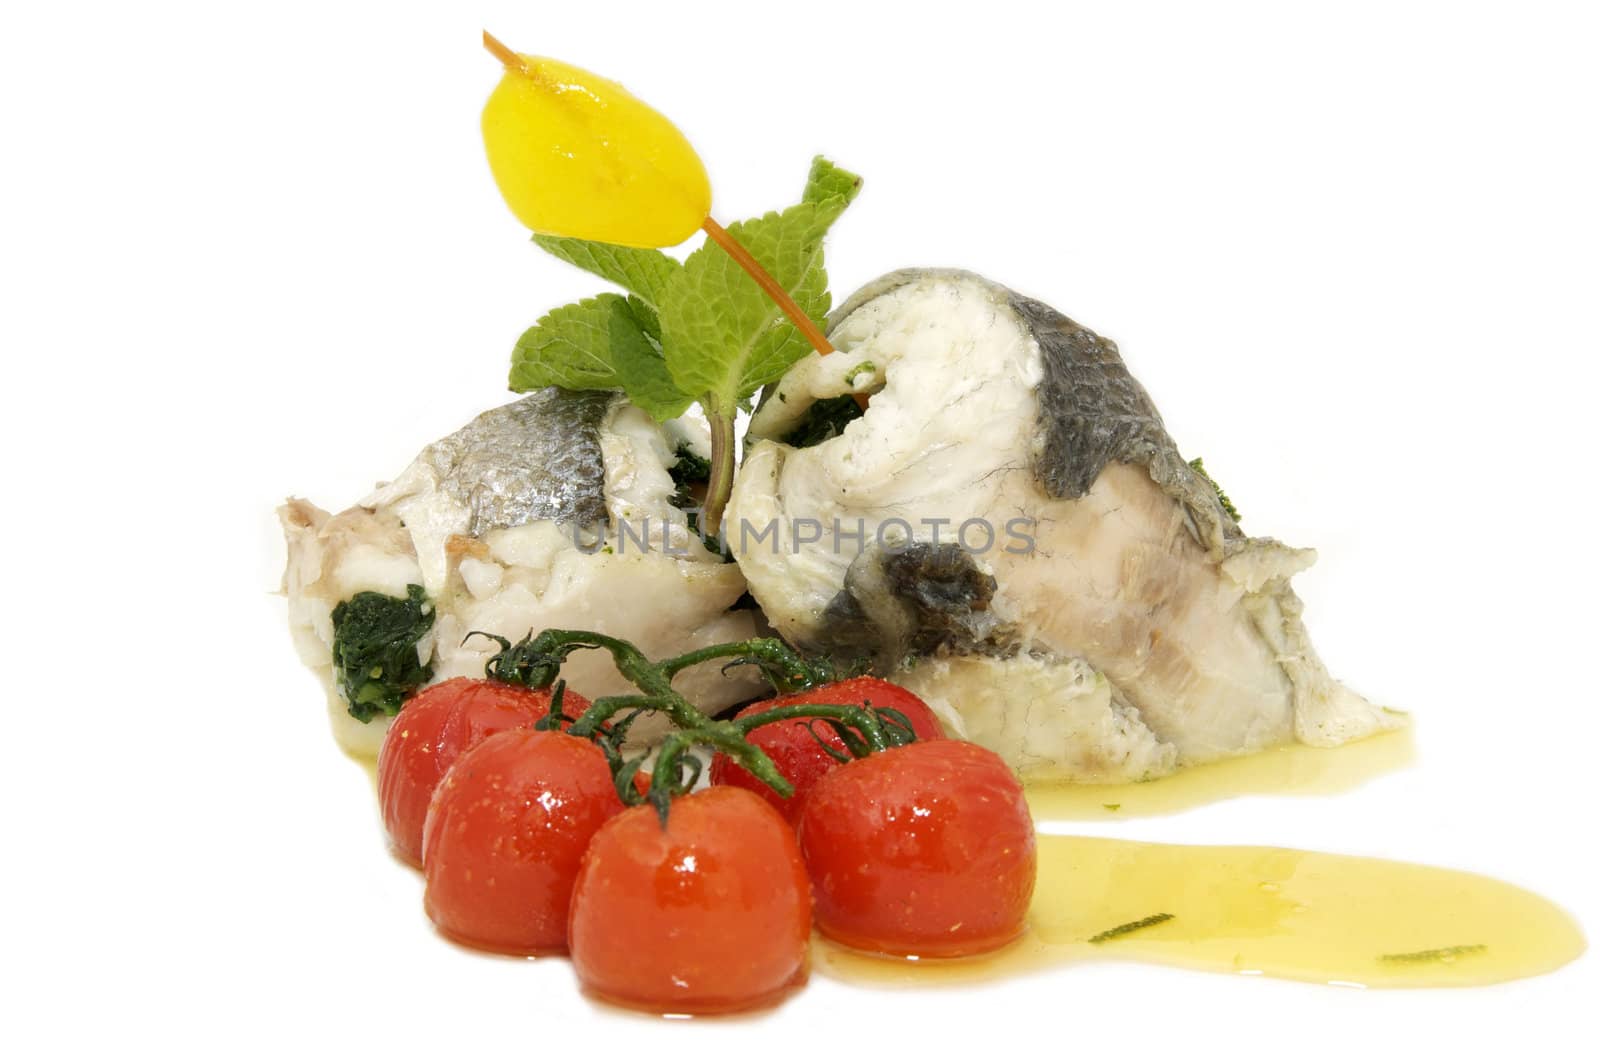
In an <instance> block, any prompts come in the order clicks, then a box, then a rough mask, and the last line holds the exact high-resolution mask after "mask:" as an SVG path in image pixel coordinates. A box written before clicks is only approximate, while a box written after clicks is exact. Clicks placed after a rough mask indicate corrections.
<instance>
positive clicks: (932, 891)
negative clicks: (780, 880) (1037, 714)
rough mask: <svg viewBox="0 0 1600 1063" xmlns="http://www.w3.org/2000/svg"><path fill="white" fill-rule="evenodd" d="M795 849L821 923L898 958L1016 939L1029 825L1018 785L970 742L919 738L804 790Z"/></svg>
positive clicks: (840, 936)
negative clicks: (802, 857) (802, 858)
mask: <svg viewBox="0 0 1600 1063" xmlns="http://www.w3.org/2000/svg"><path fill="white" fill-rule="evenodd" d="M799 837H800V849H801V851H802V852H803V853H804V854H805V860H806V870H807V871H809V872H810V874H811V883H812V886H813V888H814V890H815V893H816V919H817V927H818V929H820V930H821V931H822V932H823V933H824V934H826V935H827V936H828V937H830V938H833V939H834V940H835V941H839V942H841V943H843V944H845V945H849V946H852V947H854V948H859V949H864V950H867V951H871V952H886V953H892V954H895V955H900V956H967V955H971V954H973V953H977V952H985V951H987V950H990V949H994V948H998V947H999V946H1001V945H1004V944H1005V943H1006V942H1008V941H1010V940H1011V939H1013V938H1015V937H1016V936H1017V935H1018V934H1020V933H1021V932H1022V927H1023V921H1024V919H1025V918H1026V916H1027V913H1028V902H1029V900H1030V899H1031V898H1032V896H1033V883H1034V872H1035V862H1036V854H1035V848H1034V836H1033V818H1032V817H1031V816H1030V814H1029V812H1028V805H1027V803H1026V802H1025V801H1024V800H1023V796H1022V784H1021V783H1020V782H1018V781H1017V777H1016V775H1015V774H1013V773H1012V771H1011V769H1010V768H1009V767H1007V766H1006V763H1005V761H1003V760H1001V759H1000V758H999V757H998V756H996V755H995V754H994V753H992V752H990V751H989V750H987V749H984V748H983V747H982V746H977V745H973V744H972V743H971V742H954V741H950V742H917V743H914V744H912V745H909V746H901V747H899V748H896V749H890V750H886V751H885V752H882V753H874V754H873V755H872V756H869V757H866V758H865V759H863V760H857V761H853V762H851V763H849V764H845V765H841V766H840V768H839V769H838V770H837V771H834V772H830V773H829V774H828V775H827V776H825V777H824V778H823V779H822V780H821V781H820V782H818V783H817V785H816V787H815V788H814V789H813V790H812V791H811V797H810V799H809V800H808V801H807V802H806V806H805V810H804V812H803V813H802V814H801V817H800V827H799Z"/></svg>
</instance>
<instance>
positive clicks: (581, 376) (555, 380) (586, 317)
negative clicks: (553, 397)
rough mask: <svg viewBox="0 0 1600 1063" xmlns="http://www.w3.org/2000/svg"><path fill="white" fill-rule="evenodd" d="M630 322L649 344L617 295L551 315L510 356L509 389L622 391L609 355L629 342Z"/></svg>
mask: <svg viewBox="0 0 1600 1063" xmlns="http://www.w3.org/2000/svg"><path fill="white" fill-rule="evenodd" d="M619 311H620V315H619ZM629 322H631V323H632V326H631V331H632V333H634V334H636V335H637V337H638V338H639V339H640V340H641V341H643V342H645V343H648V342H649V341H648V340H647V339H645V336H644V329H643V328H642V327H640V325H639V324H638V322H637V321H636V320H635V319H634V317H633V313H632V311H631V310H630V309H629V308H628V301H627V300H626V299H624V298H623V297H622V296H620V295H612V294H609V293H607V294H605V295H597V296H595V297H594V298H592V299H584V300H583V301H581V302H577V303H568V304H567V305H566V306H561V307H557V308H556V309H554V310H552V311H550V312H549V313H548V314H546V315H545V316H544V317H541V318H540V319H539V321H538V323H537V324H535V325H534V326H533V327H532V328H530V329H529V330H528V331H526V332H524V333H523V334H522V338H521V339H519V340H517V345H516V347H515V348H514V349H513V350H512V352H511V390H512V391H532V390H533V389H535V388H543V387H549V386H551V385H552V384H553V385H556V386H558V387H563V388H573V389H584V388H593V389H605V388H619V387H621V386H622V378H621V377H620V376H619V375H618V373H617V367H616V360H615V357H614V355H613V350H614V348H615V347H616V346H617V345H618V344H619V343H620V344H622V345H627V344H628V343H631V342H632V341H633V338H634V337H633V336H632V335H629V331H630V330H629V324H628V323H629ZM617 333H620V336H618V335H616V334H617Z"/></svg>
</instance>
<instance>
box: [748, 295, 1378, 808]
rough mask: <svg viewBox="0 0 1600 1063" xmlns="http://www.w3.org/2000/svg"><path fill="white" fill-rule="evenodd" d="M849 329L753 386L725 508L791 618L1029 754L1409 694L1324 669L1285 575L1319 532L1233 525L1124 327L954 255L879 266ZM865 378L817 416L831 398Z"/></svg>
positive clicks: (1263, 724)
mask: <svg viewBox="0 0 1600 1063" xmlns="http://www.w3.org/2000/svg"><path fill="white" fill-rule="evenodd" d="M830 329H831V338H832V340H833V342H834V344H835V345H836V346H837V347H838V349H839V352H840V353H837V354H832V355H829V356H827V357H825V358H824V357H821V356H819V355H815V354H813V355H811V356H810V357H808V358H806V359H803V360H802V361H800V362H799V363H797V364H796V365H795V366H794V367H793V368H791V370H790V371H789V372H788V374H787V375H786V376H785V377H784V378H783V379H782V380H781V381H780V382H779V383H778V384H777V385H776V386H775V387H773V388H771V389H769V393H768V395H767V396H766V397H765V399H764V401H763V404H762V406H761V407H760V408H759V409H758V411H757V412H756V415H755V417H754V419H753V421H752V425H751V435H752V436H753V437H756V438H758V439H759V442H756V443H755V444H754V445H753V446H752V447H751V448H750V449H749V453H748V454H747V456H746V460H745V463H744V465H743V467H742V468H741V469H740V471H739V475H738V479H737V481H736V483H735V487H734V493H733V499H732V502H731V504H730V506H729V509H728V517H727V521H726V524H725V534H727V535H728V537H729V543H730V546H731V548H732V550H733V552H734V554H735V556H736V557H737V559H738V561H739V565H740V567H741V568H742V569H743V570H744V573H745V576H746V578H747V579H748V581H749V584H750V590H751V593H752V594H753V595H754V596H755V598H756V599H757V600H758V601H759V602H760V603H761V605H762V607H763V608H764V610H765V611H766V613H767V616H768V617H769V619H770V620H771V622H772V624H773V625H774V626H775V627H776V628H777V630H778V631H779V632H780V633H781V634H783V635H784V636H785V637H786V638H788V639H790V640H791V641H793V642H795V643H796V644H797V645H799V646H801V647H802V648H807V649H812V650H817V651H822V652H829V653H832V654H834V655H836V656H850V655H854V654H859V653H862V652H866V653H869V654H871V655H873V656H874V657H876V658H877V660H878V662H879V664H880V666H881V667H882V668H884V670H886V671H888V672H889V673H890V674H891V675H892V677H893V678H895V679H896V680H898V681H900V682H902V683H904V684H905V685H906V686H908V687H910V688H911V689H913V690H915V691H917V692H918V693H920V694H921V695H922V696H923V697H924V698H925V699H926V700H928V701H929V702H930V703H931V704H932V705H933V706H934V707H935V709H937V710H939V711H940V712H941V714H943V715H944V716H945V718H946V721H947V723H948V724H950V726H952V727H953V728H954V729H955V730H956V731H957V732H958V733H961V734H965V735H966V736H967V737H969V738H972V739H973V740H975V741H979V742H981V743H983V744H985V745H988V746H990V747H992V748H994V749H995V750H996V751H998V752H1000V753H1001V754H1002V755H1003V756H1005V757H1006V758H1007V759H1008V760H1009V762H1010V763H1011V764H1012V765H1013V766H1014V767H1016V768H1017V769H1018V770H1019V771H1021V772H1022V773H1024V774H1025V775H1030V776H1034V777H1042V778H1059V779H1074V780H1083V781H1122V780H1136V779H1143V778H1151V777H1155V776H1159V775H1164V774H1167V773H1170V772H1172V771H1174V770H1176V769H1177V768H1179V767H1181V766H1183V765H1189V764H1200V763H1205V762H1207V761H1212V760H1216V759H1219V758H1223V757H1228V756H1233V755H1237V754H1241V753H1248V752H1251V751H1255V750H1261V749H1265V748H1269V747H1273V746H1278V745H1282V744H1286V743H1289V742H1293V741H1297V740H1298V741H1300V742H1305V743H1310V744H1313V745H1322V746H1326V745H1336V744H1339V743H1342V742H1346V741H1349V740H1351V739H1355V738H1359V737H1362V736H1364V735H1367V734H1371V733H1373V732H1375V731H1378V730H1382V729H1386V728H1390V727H1394V726H1398V725H1399V724H1400V722H1401V721H1402V720H1403V718H1404V717H1403V716H1402V715H1401V714H1397V713H1394V712H1392V711H1390V710H1387V709H1383V708H1380V707H1378V706H1376V705H1374V704H1372V703H1370V702H1368V701H1367V700H1365V699H1364V698H1362V697H1360V696H1358V695H1356V694H1354V693H1352V692H1351V691H1350V690H1348V689H1347V688H1346V687H1344V686H1343V685H1341V684H1339V683H1338V682H1336V681H1334V680H1333V679H1331V678H1330V677H1329V675H1328V673H1327V671H1326V669H1325V668H1324V666H1323V664H1322V662H1321V661H1320V660H1319V659H1318V657H1317V655H1316V653H1315V651H1314V650H1313V649H1312V647H1311V643H1310V640H1309V638H1308V637H1307V634H1306V630H1305V627H1304V625H1303V624H1302V623H1301V619H1300V612H1301V606H1300V601H1299V599H1298V598H1297V597H1296V596H1295V594H1294V592H1293V591H1292V590H1291V589H1290V586H1289V579H1290V577H1291V576H1293V575H1294V574H1295V573H1296V572H1298V571H1300V570H1302V569H1304V568H1305V567H1306V566H1308V565H1309V564H1311V563H1312V561H1313V560H1314V558H1315V554H1314V553H1313V552H1312V551H1310V550H1300V549H1292V548H1290V547H1287V546H1285V545H1283V544H1282V543H1279V542H1277V541H1276V540H1273V539H1266V538H1252V537H1248V536H1246V535H1245V534H1244V533H1243V532H1242V531H1241V530H1240V528H1239V526H1238V524H1237V523H1236V521H1235V520H1234V519H1233V518H1232V517H1231V516H1230V515H1229V513H1228V512H1227V510H1226V509H1225V507H1224V506H1223V505H1222V503H1221V502H1220V500H1219V497H1218V494H1217V492H1216V490H1215V488H1214V486H1213V485H1212V484H1211V483H1210V482H1209V481H1208V480H1207V479H1206V478H1205V477H1204V476H1202V475H1200V474H1198V473H1197V472H1196V471H1195V470H1194V469H1192V468H1191V467H1190V465H1189V464H1188V463H1186V462H1185V461H1184V460H1183V458H1182V457H1181V456H1180V454H1179V452H1178V449H1177V447H1176V446H1175V445H1174V443H1173V442H1172V440H1171V439H1170V437H1168V435H1167V433H1166V430H1165V429H1164V427H1163V426H1162V423H1161V419H1160V416H1159V415H1158V414H1157V413H1156V410H1155V408H1154V406H1153V405H1152V404H1151V402H1150V399H1149V397H1148V396H1147V395H1146V394H1145V392H1144V389H1143V388H1141V387H1140V386H1139V384H1138V383H1137V382H1136V381H1135V380H1134V379H1133V377H1132V376H1131V375H1130V374H1129V373H1128V370H1127V368H1126V366H1124V364H1123V362H1122V359H1121V357H1120V356H1119V354H1118V353H1117V348H1116V346H1115V344H1113V343H1112V342H1111V341H1109V340H1105V339H1103V338H1101V337H1099V336H1097V335H1095V334H1094V333H1092V332H1090V331H1089V330H1087V329H1085V328H1083V327H1081V326H1079V325H1077V324H1075V323H1074V322H1072V321H1071V320H1069V319H1067V318H1066V317H1064V316H1062V315H1061V314H1059V313H1057V312H1056V311H1054V310H1052V309H1050V308H1049V307H1047V306H1044V305H1043V304H1041V303H1038V302H1036V301H1034V300H1032V299H1028V298H1026V297H1023V296H1020V295H1017V294H1016V293H1014V292H1012V291H1009V290H1008V289H1006V288H1003V287H1001V286H999V285H996V284H994V283H992V282H989V281H987V280H984V279H983V278H981V277H977V276H975V275H972V274H967V273H961V272H957V271H949V270H942V271H941V270H911V271H902V272H900V273H895V274H891V275H889V276H887V277H885V278H882V279H880V280H879V281H877V282H875V283H873V284H871V285H869V286H867V287H866V288H865V289H863V290H862V291H861V292H859V293H857V294H856V295H855V296H854V297H853V298H851V299H850V300H849V301H848V302H847V303H846V304H845V305H844V306H842V307H841V308H840V309H839V311H838V312H837V313H836V314H835V315H834V316H833V318H832V319H831V320H830ZM863 391H865V392H870V393H871V395H872V398H871V404H870V406H869V407H868V408H867V410H866V411H865V412H864V413H862V414H861V415H860V416H858V417H856V418H855V419H853V420H848V422H847V423H843V424H842V426H841V427H839V428H837V430H836V434H832V436H831V438H822V439H821V441H820V442H817V441H814V440H815V439H817V438H818V437H819V435H820V436H826V435H828V433H817V432H816V431H815V429H816V424H815V420H816V414H817V411H818V410H820V409H823V408H824V407H821V406H818V403H819V402H825V401H827V400H836V399H838V398H839V397H841V396H848V395H850V394H852V393H859V392H863ZM797 434H799V435H805V436H807V438H808V441H809V445H804V446H794V445H788V444H787V443H785V442H781V441H780V440H783V439H790V440H791V441H792V440H793V439H795V438H796V436H797ZM769 528H770V529H771V534H767V535H766V536H765V537H763V533H766V532H768V531H769ZM819 532H820V538H819ZM941 532H942V536H940V534H939V533H941ZM1030 546H1031V549H1030V548H1029V547H1030Z"/></svg>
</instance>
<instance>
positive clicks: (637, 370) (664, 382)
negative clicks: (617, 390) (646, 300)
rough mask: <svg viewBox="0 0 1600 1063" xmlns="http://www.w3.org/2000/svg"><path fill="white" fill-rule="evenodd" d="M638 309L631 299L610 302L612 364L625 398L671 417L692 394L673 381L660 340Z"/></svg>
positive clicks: (663, 417) (660, 415)
mask: <svg viewBox="0 0 1600 1063" xmlns="http://www.w3.org/2000/svg"><path fill="white" fill-rule="evenodd" d="M637 309H638V308H637V307H636V306H634V305H633V304H632V300H629V302H628V303H625V304H624V305H622V306H613V309H612V313H613V314H614V315H616V317H617V318H618V320H615V321H613V323H612V327H611V332H610V335H609V337H608V338H609V340H610V343H611V361H612V365H613V366H614V367H615V368H616V373H617V379H618V381H619V382H620V384H621V386H622V390H623V391H625V392H627V393H628V401H630V402H632V403H633V404H634V405H635V406H637V407H639V408H640V409H641V410H643V411H644V412H645V413H648V414H649V415H650V416H651V417H654V418H655V419H656V420H658V421H670V420H672V419H673V418H674V417H679V416H681V415H682V414H683V411H685V410H687V409H688V408H689V404H690V403H691V402H693V401H694V397H693V396H692V395H685V394H684V393H683V392H681V391H679V390H678V387H677V385H676V384H674V383H673V380H672V375H671V374H670V373H668V372H667V363H666V361H665V360H664V359H663V358H662V357H661V345H660V341H659V340H657V339H656V338H655V337H654V336H651V335H650V333H649V330H648V329H647V328H645V327H643V323H642V322H640V321H639V319H638V318H637V317H636V316H634V311H636V310H637ZM652 316H653V315H652ZM623 319H625V320H623ZM658 327H659V326H658Z"/></svg>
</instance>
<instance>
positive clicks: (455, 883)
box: [422, 730, 624, 955]
mask: <svg viewBox="0 0 1600 1063" xmlns="http://www.w3.org/2000/svg"><path fill="white" fill-rule="evenodd" d="M623 807H624V806H623V804H622V801H621V800H620V799H619V798H618V797H617V788H616V785H615V784H614V783H613V782H612V780H611V769H610V767H609V766H608V765H607V764H606V758H605V754H603V753H601V752H600V749H599V748H598V747H597V746H595V745H594V744H593V743H591V742H586V741H584V740H583V739H581V738H573V737H572V736H571V735H567V734H562V733H560V732H559V731H533V730H518V731H506V732H502V733H500V734H497V735H491V736H490V737H488V738H485V739H484V740H483V741H482V742H479V743H478V744H477V745H475V746H473V747H472V748H471V749H469V750H467V751H466V752H465V753H463V754H461V756H460V757H459V758H458V759H457V760H456V762H455V764H454V765H452V766H451V768H450V770H449V771H448V772H447V773H445V777H444V780H443V781H442V782H440V783H439V788H438V789H437V790H435V791H434V795H433V803H432V806H431V807H430V808H429V810H428V822H427V829H426V831H425V832H424V835H423V842H422V866H423V872H424V875H425V876H426V879H427V892H426V894H425V895H424V901H423V905H424V907H425V908H426V909H427V912H428V918H430V919H432V920H433V921H434V923H435V925H437V926H438V927H439V929H440V930H442V931H444V932H445V933H446V934H448V935H449V936H450V937H453V938H455V939H456V940H458V941H461V942H463V943H464V944H468V945H473V946H475V947H478V948H484V949H491V950H493V951H496V952H512V953H518V954H522V955H529V954H536V953H545V952H557V951H560V950H562V949H565V948H566V944H567V908H568V905H569V903H570V902H571V899H572V883H573V880H574V879H575V878H577V875H578V864H579V862H580V861H581V860H582V859H583V851H584V850H585V849H586V848H588V846H589V839H590V838H592V837H593V836H594V832H595V831H597V830H599V829H600V825H601V824H603V823H604V822H605V821H606V820H608V819H610V818H611V817H612V816H614V815H616V814H617V813H619V812H621V811H622V809H623Z"/></svg>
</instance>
